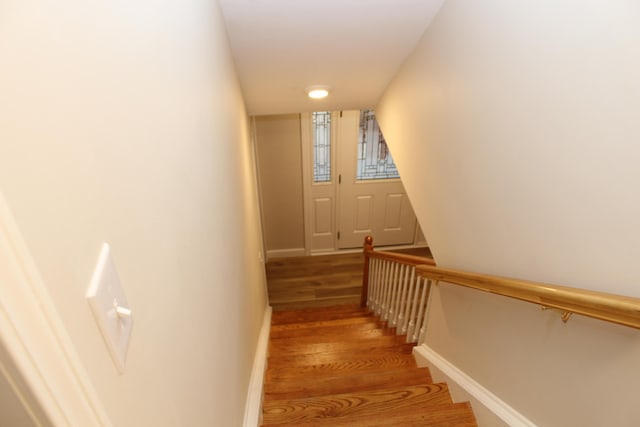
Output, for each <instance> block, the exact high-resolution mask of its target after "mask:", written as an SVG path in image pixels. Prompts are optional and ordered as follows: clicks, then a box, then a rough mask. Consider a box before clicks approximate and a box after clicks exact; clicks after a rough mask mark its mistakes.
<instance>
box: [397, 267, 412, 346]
mask: <svg viewBox="0 0 640 427" xmlns="http://www.w3.org/2000/svg"><path fill="white" fill-rule="evenodd" d="M415 274H416V268H415V267H414V266H412V267H411V276H410V277H409V282H408V286H407V295H406V297H405V307H404V319H403V321H402V326H401V328H400V333H401V334H407V327H408V326H409V318H410V315H411V307H412V304H411V302H412V301H413V300H412V297H413V291H414V288H415V284H416V280H415Z"/></svg>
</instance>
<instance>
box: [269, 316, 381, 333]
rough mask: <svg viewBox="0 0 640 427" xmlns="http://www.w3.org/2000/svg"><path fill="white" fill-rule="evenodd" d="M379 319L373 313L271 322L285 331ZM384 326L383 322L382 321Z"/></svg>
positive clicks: (274, 329) (275, 327)
mask: <svg viewBox="0 0 640 427" xmlns="http://www.w3.org/2000/svg"><path fill="white" fill-rule="evenodd" d="M376 321H377V319H376V318H375V317H373V316H371V315H364V316H351V317H345V318H341V319H331V320H313V321H309V322H292V323H282V324H274V323H272V324H271V330H272V331H283V330H289V329H304V328H316V327H325V326H340V325H343V326H346V325H353V324H358V323H370V322H376ZM380 326H382V323H380Z"/></svg>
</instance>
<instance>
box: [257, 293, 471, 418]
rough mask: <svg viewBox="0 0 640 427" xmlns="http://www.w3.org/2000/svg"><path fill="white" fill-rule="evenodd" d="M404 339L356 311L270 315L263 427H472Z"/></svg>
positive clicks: (466, 412) (467, 409) (465, 407)
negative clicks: (415, 357)
mask: <svg viewBox="0 0 640 427" xmlns="http://www.w3.org/2000/svg"><path fill="white" fill-rule="evenodd" d="M411 349H412V345H411V344H406V343H405V339H404V336H398V335H395V330H394V329H390V328H385V326H384V324H382V323H381V322H379V321H378V320H377V319H376V318H375V317H373V316H372V315H371V314H370V313H368V312H367V311H366V310H365V309H361V308H360V307H358V306H357V305H344V306H337V307H328V308H315V309H304V310H293V311H286V312H274V313H273V318H272V329H271V336H270V339H269V360H268V367H267V372H266V375H265V385H264V401H263V414H262V415H263V420H262V426H263V427H271V426H281V427H282V426H306V425H317V426H337V427H340V426H354V427H358V426H361V427H365V426H398V427H403V426H434V427H435V426H438V427H453V426H455V427H476V426H477V424H476V421H475V418H474V415H473V411H472V409H471V405H470V404H469V403H468V402H464V403H453V402H452V400H451V396H450V394H449V390H448V387H447V385H446V384H445V383H433V381H432V380H431V375H430V373H429V370H428V369H427V368H418V367H417V366H416V363H415V359H414V358H413V355H412V354H411Z"/></svg>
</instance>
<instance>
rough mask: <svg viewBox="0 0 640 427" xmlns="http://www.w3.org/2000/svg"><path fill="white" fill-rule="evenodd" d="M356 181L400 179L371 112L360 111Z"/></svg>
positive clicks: (374, 116) (373, 113)
mask: <svg viewBox="0 0 640 427" xmlns="http://www.w3.org/2000/svg"><path fill="white" fill-rule="evenodd" d="M357 162H358V163H357V175H356V179H358V180H365V179H390V178H400V174H399V173H398V169H397V168H396V164H395V163H394V161H393V158H392V157H391V152H389V147H388V146H387V142H386V141H385V139H384V135H382V131H380V126H378V121H377V120H376V115H375V112H374V111H373V110H362V111H360V133H359V136H358V160H357Z"/></svg>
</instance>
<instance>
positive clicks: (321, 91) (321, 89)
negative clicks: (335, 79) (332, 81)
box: [305, 86, 329, 99]
mask: <svg viewBox="0 0 640 427" xmlns="http://www.w3.org/2000/svg"><path fill="white" fill-rule="evenodd" d="M305 91H306V92H307V95H309V98H313V99H322V98H326V97H327V96H328V95H329V86H309V87H308V88H306V89H305Z"/></svg>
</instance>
